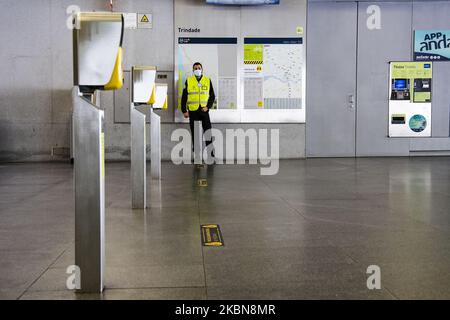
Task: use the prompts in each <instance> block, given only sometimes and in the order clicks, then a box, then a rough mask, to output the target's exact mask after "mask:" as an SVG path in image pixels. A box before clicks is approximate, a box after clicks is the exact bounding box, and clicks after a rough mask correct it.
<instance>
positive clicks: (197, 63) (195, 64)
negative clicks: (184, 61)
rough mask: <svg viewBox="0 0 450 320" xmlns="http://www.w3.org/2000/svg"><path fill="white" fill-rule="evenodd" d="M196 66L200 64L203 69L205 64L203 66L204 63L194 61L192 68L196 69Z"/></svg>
mask: <svg viewBox="0 0 450 320" xmlns="http://www.w3.org/2000/svg"><path fill="white" fill-rule="evenodd" d="M195 66H200V67H202V69H203V66H202V64H201V63H200V62H196V63H194V65H193V66H192V69H194V68H195Z"/></svg>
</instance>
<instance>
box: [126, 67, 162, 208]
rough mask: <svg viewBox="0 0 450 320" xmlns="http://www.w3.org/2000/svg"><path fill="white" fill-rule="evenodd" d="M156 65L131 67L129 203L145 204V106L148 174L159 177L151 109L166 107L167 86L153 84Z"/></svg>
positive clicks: (156, 126)
mask: <svg viewBox="0 0 450 320" xmlns="http://www.w3.org/2000/svg"><path fill="white" fill-rule="evenodd" d="M155 78H156V67H153V66H134V67H132V70H131V84H132V86H131V88H132V89H131V104H130V121H131V185H132V188H131V190H132V196H131V204H132V208H133V209H144V208H146V207H147V165H146V161H147V142H146V109H147V108H148V106H151V108H150V112H151V119H150V129H151V141H150V151H151V176H152V178H153V179H161V118H160V117H159V116H158V115H157V114H156V113H154V112H153V109H166V108H167V85H162V84H156V83H155Z"/></svg>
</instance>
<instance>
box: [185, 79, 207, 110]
mask: <svg viewBox="0 0 450 320" xmlns="http://www.w3.org/2000/svg"><path fill="white" fill-rule="evenodd" d="M210 87H211V80H209V78H207V77H205V76H203V77H202V78H201V80H200V81H198V80H197V78H196V77H195V76H191V77H189V78H188V79H187V93H188V99H187V107H188V109H189V111H197V110H198V108H199V106H201V107H202V108H204V107H206V106H207V104H208V99H209V89H210Z"/></svg>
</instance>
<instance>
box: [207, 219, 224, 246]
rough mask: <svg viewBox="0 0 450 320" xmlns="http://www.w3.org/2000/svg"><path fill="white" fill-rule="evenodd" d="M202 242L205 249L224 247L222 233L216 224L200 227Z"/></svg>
mask: <svg viewBox="0 0 450 320" xmlns="http://www.w3.org/2000/svg"><path fill="white" fill-rule="evenodd" d="M201 232H202V242H203V245H204V246H206V247H222V246H223V245H224V242H223V238H222V232H221V231H220V227H219V225H217V224H207V225H202V226H201Z"/></svg>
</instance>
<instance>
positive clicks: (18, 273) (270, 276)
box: [0, 157, 450, 299]
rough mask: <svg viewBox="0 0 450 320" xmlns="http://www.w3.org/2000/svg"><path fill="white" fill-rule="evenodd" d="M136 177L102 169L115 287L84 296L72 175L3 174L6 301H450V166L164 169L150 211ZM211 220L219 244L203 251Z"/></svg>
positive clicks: (1, 293)
mask: <svg viewBox="0 0 450 320" xmlns="http://www.w3.org/2000/svg"><path fill="white" fill-rule="evenodd" d="M129 166H130V165H129V163H109V164H107V167H106V170H107V171H106V173H107V176H106V183H107V189H106V199H107V200H106V207H107V209H106V276H105V282H106V290H105V292H104V293H103V294H102V295H96V294H94V295H80V294H75V293H73V292H71V291H69V290H67V289H66V277H67V274H66V273H65V271H66V268H67V267H68V266H69V265H72V264H73V263H74V196H73V178H72V167H71V166H70V165H68V164H61V163H59V164H15V165H12V164H1V165H0V299H422V298H431V299H434V298H446V299H450V158H445V157H439V158H371V159H310V160H289V161H282V162H281V165H280V171H279V174H277V175H275V176H260V175H259V166H256V165H252V166H249V165H240V166H238V165H233V166H225V165H217V166H214V167H208V168H206V169H200V171H199V169H196V168H195V167H194V166H174V165H172V164H170V163H163V179H162V181H161V183H160V184H159V183H156V182H151V180H150V179H149V180H148V182H149V187H148V189H149V190H148V197H149V199H150V204H151V207H150V208H149V209H147V210H145V211H144V210H131V209H130V198H131V194H130V179H129V176H130V173H129ZM206 171H207V172H206ZM203 175H205V176H207V178H208V183H209V186H208V187H207V188H199V187H197V186H196V179H197V178H198V177H199V176H203ZM205 223H218V224H220V226H221V229H222V232H223V236H224V240H225V246H224V247H220V248H204V247H202V246H201V239H200V231H199V226H200V224H205ZM369 265H378V266H379V267H380V268H381V285H382V288H381V290H368V289H367V287H366V280H367V277H368V275H367V274H366V269H367V267H368V266H369Z"/></svg>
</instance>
